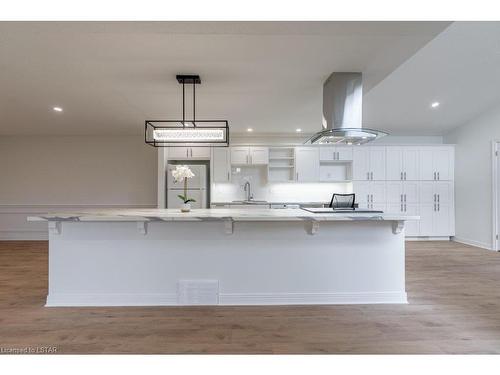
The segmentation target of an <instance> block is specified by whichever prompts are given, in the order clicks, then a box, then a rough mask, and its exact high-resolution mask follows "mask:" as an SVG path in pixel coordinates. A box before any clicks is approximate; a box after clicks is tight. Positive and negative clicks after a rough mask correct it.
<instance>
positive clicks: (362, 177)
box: [352, 147, 370, 181]
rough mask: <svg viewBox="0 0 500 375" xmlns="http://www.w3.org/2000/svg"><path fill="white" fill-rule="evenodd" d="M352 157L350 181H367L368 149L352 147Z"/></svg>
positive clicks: (368, 166)
mask: <svg viewBox="0 0 500 375" xmlns="http://www.w3.org/2000/svg"><path fill="white" fill-rule="evenodd" d="M352 155H353V157H352V160H353V163H352V179H353V180H357V181H367V180H369V179H370V152H369V149H368V147H354V148H353V152H352Z"/></svg>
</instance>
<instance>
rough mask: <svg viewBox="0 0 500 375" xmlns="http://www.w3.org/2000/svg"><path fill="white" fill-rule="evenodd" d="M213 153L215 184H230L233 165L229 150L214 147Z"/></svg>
mask: <svg viewBox="0 0 500 375" xmlns="http://www.w3.org/2000/svg"><path fill="white" fill-rule="evenodd" d="M212 152H213V156H212V175H213V182H229V181H230V180H231V165H230V160H229V150H228V148H226V147H214V148H213V151H212Z"/></svg>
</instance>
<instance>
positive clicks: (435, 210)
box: [434, 203, 436, 211]
mask: <svg viewBox="0 0 500 375" xmlns="http://www.w3.org/2000/svg"><path fill="white" fill-rule="evenodd" d="M434 211H436V203H434Z"/></svg>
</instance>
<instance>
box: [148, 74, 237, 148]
mask: <svg viewBox="0 0 500 375" xmlns="http://www.w3.org/2000/svg"><path fill="white" fill-rule="evenodd" d="M177 81H178V82H179V83H180V84H182V120H146V121H145V125H144V140H145V142H146V143H147V144H149V145H151V146H154V147H185V146H190V147H207V146H208V147H227V146H229V124H228V122H227V120H197V119H196V85H197V84H201V79H200V76H198V75H177ZM186 84H192V87H193V119H192V120H186V118H185V117H186V116H185V114H186V112H185V103H186V100H185V99H186V98H185V85H186Z"/></svg>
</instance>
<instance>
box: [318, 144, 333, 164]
mask: <svg viewBox="0 0 500 375" xmlns="http://www.w3.org/2000/svg"><path fill="white" fill-rule="evenodd" d="M335 155H336V154H335V147H333V146H320V148H319V160H321V161H332V160H334V157H335Z"/></svg>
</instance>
